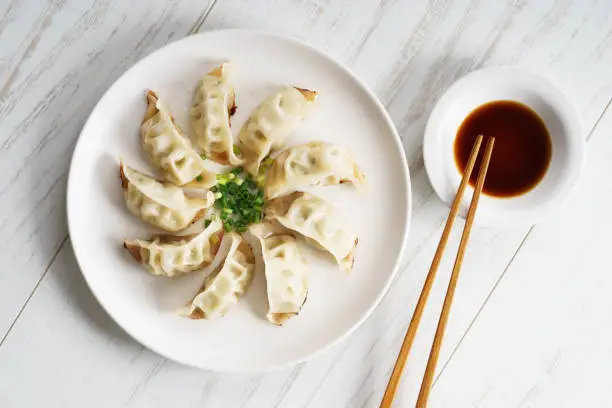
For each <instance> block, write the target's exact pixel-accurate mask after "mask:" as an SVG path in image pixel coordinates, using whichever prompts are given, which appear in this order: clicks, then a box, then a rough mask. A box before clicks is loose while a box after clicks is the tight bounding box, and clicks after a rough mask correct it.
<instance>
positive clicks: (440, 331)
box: [416, 137, 495, 408]
mask: <svg viewBox="0 0 612 408" xmlns="http://www.w3.org/2000/svg"><path fill="white" fill-rule="evenodd" d="M494 144H495V138H493V137H490V138H489V140H488V141H487V147H486V149H485V153H484V158H483V159H482V163H481V165H480V171H479V172H478V179H477V180H476V189H475V190H474V195H473V196H472V202H471V203H470V208H469V210H468V214H467V218H466V220H465V226H464V227H463V233H462V234H461V241H460V242H459V249H457V257H456V258H455V265H454V266H453V273H452V274H451V278H450V282H449V283H448V289H447V291H446V297H445V298H444V305H443V306H442V312H440V320H439V321H438V328H437V329H436V335H435V337H434V341H433V344H432V346H431V352H430V353H429V360H427V368H426V369H425V375H424V376H423V382H422V383H421V390H420V391H419V398H418V399H417V404H416V408H425V407H427V400H428V398H429V392H430V391H431V383H432V382H433V377H434V373H435V371H436V363H437V362H438V357H439V356H440V347H441V346H442V340H443V339H444V333H445V331H446V323H447V322H448V314H449V313H450V308H451V305H452V304H453V297H454V295H455V288H456V287H457V281H458V280H459V272H460V270H461V264H462V263H463V256H464V255H465V249H466V248H467V243H468V240H469V239H470V231H471V230H472V224H473V223H474V217H475V216H476V207H477V206H478V200H479V199H480V193H481V192H482V187H483V186H484V181H485V177H486V176H487V170H488V168H489V162H490V161H491V154H492V153H493V145H494Z"/></svg>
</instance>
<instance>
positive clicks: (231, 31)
mask: <svg viewBox="0 0 612 408" xmlns="http://www.w3.org/2000/svg"><path fill="white" fill-rule="evenodd" d="M235 34H239V35H257V36H264V37H269V38H272V39H273V40H276V41H285V42H288V43H291V44H292V45H293V46H296V47H301V48H305V49H307V50H309V51H310V52H313V53H315V54H317V55H318V56H319V57H321V58H322V59H324V60H326V61H327V62H329V63H330V64H332V65H334V66H335V67H337V68H339V69H340V70H341V71H342V72H343V74H344V75H346V76H347V77H348V78H350V79H351V80H352V81H353V82H354V83H355V85H357V86H358V87H359V88H360V89H361V90H362V91H363V92H364V93H365V94H366V95H367V96H368V98H369V99H370V100H371V101H372V102H373V103H374V105H375V106H376V108H377V109H378V113H379V114H380V115H381V118H382V119H383V120H384V122H385V123H386V124H387V126H388V128H389V130H390V131H391V134H392V136H393V142H394V143H395V148H396V150H397V151H398V152H399V154H400V158H401V162H402V169H401V171H402V174H403V179H404V180H405V185H404V189H405V192H406V194H405V197H404V199H405V200H406V214H405V222H404V226H403V236H402V241H401V246H400V250H399V252H398V253H397V256H396V259H395V263H394V265H393V268H392V270H391V273H390V274H389V277H388V278H387V281H386V282H385V285H384V287H383V289H382V290H381V291H380V292H379V293H378V294H377V296H376V298H375V299H374V301H373V302H372V304H371V305H370V307H369V308H368V309H367V310H366V311H365V312H364V313H363V314H362V315H361V317H360V318H359V319H357V320H356V321H355V322H354V323H352V324H351V325H350V327H349V328H348V329H346V330H345V331H344V332H342V333H341V334H340V335H339V336H337V337H336V338H334V339H333V340H331V341H329V342H328V343H326V344H325V345H323V346H321V347H319V348H318V349H315V350H313V351H311V352H309V353H305V354H303V355H302V356H300V357H296V358H293V359H289V360H286V361H284V362H282V363H274V364H270V365H269V366H268V367H266V368H264V369H261V368H255V369H249V368H243V369H235V368H234V367H232V368H230V369H222V368H219V367H211V366H204V365H201V364H196V363H195V362H193V361H189V360H185V359H182V358H177V357H176V356H170V355H168V354H166V353H165V352H163V351H162V350H159V349H158V348H156V347H153V346H151V344H150V343H149V342H148V340H146V339H143V338H142V337H141V336H140V334H137V333H134V331H132V330H131V329H130V328H129V327H127V326H126V325H122V324H121V323H120V322H119V321H118V320H117V319H116V318H115V316H114V315H113V314H112V313H111V312H110V310H109V308H108V307H107V304H106V303H105V302H106V301H105V300H103V299H102V298H101V297H100V296H98V294H97V292H96V289H95V287H94V286H93V285H92V284H91V283H90V281H89V278H88V274H87V273H86V272H85V270H84V268H83V267H82V265H83V264H84V263H83V262H81V259H80V257H79V251H78V249H77V247H78V246H79V245H78V243H76V242H75V241H74V240H73V239H72V236H73V230H75V228H76V226H75V225H74V223H75V221H74V220H73V218H72V217H71V216H70V214H71V213H72V211H71V208H72V207H73V206H76V205H77V203H78V201H76V200H77V198H76V196H75V195H76V191H77V189H76V187H75V186H73V184H74V173H75V171H74V170H75V169H74V166H75V160H76V157H77V155H78V152H79V149H80V148H82V146H83V145H84V144H85V143H84V142H83V140H84V137H83V135H84V134H85V133H87V132H89V128H90V127H92V117H94V116H95V115H97V114H98V113H99V112H98V110H99V109H100V105H102V102H103V101H104V100H106V99H107V98H108V96H109V94H110V92H111V90H113V88H114V87H115V85H116V83H117V82H118V81H119V80H120V79H121V78H123V77H124V76H126V75H128V73H129V72H131V71H133V70H135V69H137V68H138V67H140V66H141V65H145V64H146V62H147V61H148V60H150V59H151V58H153V57H154V56H155V55H157V54H159V53H162V52H164V51H165V50H166V49H167V48H169V47H173V46H176V45H177V44H179V43H181V42H183V41H188V40H193V38H194V37H199V38H203V37H206V36H210V35H235ZM66 215H67V224H68V233H69V236H70V244H71V246H72V250H73V252H74V256H75V259H76V263H77V265H78V267H79V270H80V272H81V275H82V276H83V278H84V280H85V283H86V284H87V287H88V288H89V290H90V291H91V293H92V295H93V297H94V298H95V299H96V300H97V302H98V303H99V305H100V306H101V307H102V309H103V310H104V311H105V312H106V314H107V315H108V316H109V317H110V318H111V319H112V320H113V322H114V323H115V324H116V325H117V326H119V327H120V328H121V329H122V330H123V331H125V332H126V333H127V334H128V335H129V336H130V337H131V338H133V339H134V340H135V341H136V342H138V343H140V344H141V345H143V346H145V347H146V348H147V349H149V350H151V351H153V352H154V353H156V354H158V355H159V356H162V357H163V358H167V359H169V360H172V361H176V362H178V363H181V364H184V365H186V366H190V367H195V368H198V369H202V370H209V371H213V372H223V373H252V374H253V373H264V372H269V371H272V370H280V369H283V368H287V367H291V366H295V365H297V364H299V363H302V362H305V361H308V360H311V359H312V358H314V357H316V356H317V355H320V354H321V353H323V352H324V351H326V350H328V349H330V348H331V347H333V346H335V345H337V344H339V343H341V342H342V341H344V340H346V339H347V338H348V337H349V336H350V335H351V334H353V333H354V332H355V330H357V328H359V327H360V326H361V325H362V324H363V323H364V322H365V321H366V320H367V318H368V317H370V316H371V315H372V312H373V311H374V310H375V309H376V307H378V305H379V304H380V302H381V301H382V299H383V298H384V297H385V295H386V294H387V293H388V291H389V289H390V287H391V284H392V283H393V281H394V280H395V277H396V276H397V273H398V270H399V267H400V261H401V260H402V259H403V257H404V254H405V253H406V244H407V241H408V235H409V232H410V226H411V220H412V184H411V178H410V171H409V167H408V163H407V159H406V152H405V151H404V147H403V144H402V141H401V138H400V136H399V133H398V131H397V129H396V127H395V125H394V123H393V121H392V120H391V117H390V116H389V113H388V112H387V110H386V109H385V107H384V105H383V104H382V103H381V102H380V100H379V99H378V97H377V96H376V95H375V94H374V92H373V91H372V90H371V89H370V88H369V87H368V86H367V85H366V83H365V82H364V81H362V80H361V79H360V78H359V77H357V75H356V74H355V73H353V71H352V70H351V69H350V68H349V67H348V66H347V65H345V64H344V63H342V62H340V61H339V60H337V59H336V58H334V57H333V56H331V55H329V54H328V53H326V52H324V51H322V50H320V49H318V48H316V47H314V46H313V45H310V44H308V43H306V42H305V41H303V40H301V39H298V38H295V37H292V36H287V35H282V34H278V33H275V32H271V31H266V30H256V29H243V28H227V29H215V30H209V31H205V32H202V33H197V34H192V35H187V36H185V37H182V38H180V39H178V40H175V41H172V42H169V43H167V44H164V45H162V46H161V47H159V48H156V49H155V50H153V51H151V52H150V53H148V54H147V55H145V56H144V57H142V58H141V59H139V60H138V61H136V62H135V63H134V64H132V65H131V66H130V67H129V68H127V69H126V70H124V71H123V72H122V73H121V75H120V76H119V77H117V78H116V79H115V80H114V81H113V83H112V84H111V85H110V86H109V87H108V88H107V89H106V91H105V92H104V93H103V94H102V96H101V97H100V99H99V100H98V101H97V102H96V104H95V106H94V107H93V109H92V110H91V112H90V113H89V115H88V117H87V120H86V121H85V123H84V125H83V127H82V129H81V131H80V132H79V136H78V138H77V141H76V144H75V147H74V150H73V153H72V157H71V159H70V166H69V170H68V179H67V187H66Z"/></svg>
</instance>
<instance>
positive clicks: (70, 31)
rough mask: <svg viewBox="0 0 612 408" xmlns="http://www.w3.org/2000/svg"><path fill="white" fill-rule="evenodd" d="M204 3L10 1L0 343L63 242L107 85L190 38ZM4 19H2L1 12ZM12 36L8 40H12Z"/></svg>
mask: <svg viewBox="0 0 612 408" xmlns="http://www.w3.org/2000/svg"><path fill="white" fill-rule="evenodd" d="M207 9H208V8H207V3H205V2H198V1H195V0H193V1H187V2H185V1H171V2H166V1H156V2H155V3H153V2H151V1H146V0H141V1H139V2H132V3H130V5H129V6H128V5H127V4H126V5H124V6H122V5H121V3H117V2H112V3H111V2H110V1H92V0H88V1H74V0H73V1H60V0H56V1H50V2H48V3H46V4H45V5H44V6H42V7H41V3H40V2H13V3H9V4H8V5H7V10H5V13H4V15H3V17H2V18H1V19H0V56H1V61H2V63H1V65H0V78H2V81H3V84H2V87H1V88H0V89H1V90H0V208H2V214H1V215H0V234H1V235H2V236H4V237H10V239H5V241H4V242H5V243H4V245H3V247H2V248H1V249H0V263H1V264H2V265H3V272H2V274H0V287H3V288H10V290H8V291H5V294H4V296H2V297H1V298H0V338H2V337H3V336H4V335H5V333H6V332H7V330H8V328H9V327H10V325H11V323H12V322H13V321H14V319H15V317H16V316H17V315H18V313H19V310H20V309H21V308H22V306H23V305H24V303H25V302H26V300H27V299H28V297H29V296H30V294H31V293H32V291H33V289H34V288H35V287H36V284H37V283H38V281H39V280H40V278H41V276H42V275H43V274H44V272H45V270H46V269H47V267H48V265H49V262H50V261H51V260H52V259H53V257H54V255H55V254H56V253H57V251H58V248H59V245H60V243H61V242H62V241H63V240H64V239H65V238H66V236H67V228H66V215H65V214H66V211H65V194H66V193H65V190H66V177H67V172H68V165H69V162H70V157H71V155H72V150H73V148H74V143H75V141H76V138H77V136H78V134H79V132H80V129H81V127H82V126H83V123H84V122H85V119H86V118H87V116H88V115H89V112H90V111H91V109H92V108H93V106H94V105H95V103H96V102H97V100H98V99H99V98H100V97H101V95H102V93H103V92H104V91H105V90H106V88H108V86H110V84H111V83H112V82H113V81H114V80H115V79H116V78H117V77H118V76H119V75H121V74H122V73H123V71H125V70H126V69H127V68H128V67H129V66H130V65H132V64H133V63H135V62H136V61H138V60H139V59H140V58H142V57H143V56H144V55H145V54H147V53H149V52H151V51H152V50H155V49H156V48H159V47H160V46H162V45H163V44H165V43H167V42H168V41H171V40H172V39H176V38H180V37H182V36H184V35H185V34H187V33H189V32H190V30H191V29H192V28H193V27H194V25H195V24H196V23H198V22H199V21H200V20H199V19H200V17H201V16H202V13H204V12H205V11H206V10H207ZM0 15H2V14H0ZM9 36H10V41H9V40H8V39H9Z"/></svg>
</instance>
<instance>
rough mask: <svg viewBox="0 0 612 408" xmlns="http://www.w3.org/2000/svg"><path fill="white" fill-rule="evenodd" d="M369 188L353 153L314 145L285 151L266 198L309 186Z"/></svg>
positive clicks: (272, 170) (270, 176)
mask: <svg viewBox="0 0 612 408" xmlns="http://www.w3.org/2000/svg"><path fill="white" fill-rule="evenodd" d="M339 183H352V184H353V185H355V187H357V188H361V186H363V185H364V184H365V176H364V175H363V172H362V171H361V169H360V168H359V166H357V164H356V163H355V161H354V160H353V158H352V157H351V155H350V154H349V152H348V151H347V150H346V149H345V148H343V147H341V146H338V145H335V144H331V143H324V142H310V143H307V144H305V145H301V146H296V147H292V148H289V149H287V150H285V151H283V152H282V153H281V154H280V155H279V156H278V157H277V158H276V159H275V160H274V162H273V163H272V166H271V168H270V171H269V172H268V176H267V178H266V198H268V199H271V198H274V197H278V196H281V195H284V194H286V193H289V192H291V191H295V190H297V189H299V188H301V187H305V186H312V185H318V186H329V185H333V184H339Z"/></svg>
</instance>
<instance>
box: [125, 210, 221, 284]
mask: <svg viewBox="0 0 612 408" xmlns="http://www.w3.org/2000/svg"><path fill="white" fill-rule="evenodd" d="M222 237H223V224H222V223H221V221H219V220H213V221H211V222H210V224H209V225H208V227H206V228H205V229H204V230H203V231H202V232H200V233H199V234H193V235H187V236H174V235H162V236H159V237H156V238H154V239H153V240H152V241H146V240H140V239H136V240H127V241H124V243H123V245H124V247H125V249H127V250H128V252H129V253H130V255H132V257H134V259H135V260H136V261H138V263H140V264H141V265H144V266H145V267H146V268H147V269H148V270H149V272H151V273H152V274H153V275H159V276H167V277H169V278H172V277H174V276H178V275H183V274H186V273H189V272H192V271H195V270H198V269H203V268H205V267H207V266H208V265H210V264H211V263H212V261H213V259H214V257H215V255H216V254H217V251H218V250H219V245H220V244H221V238H222Z"/></svg>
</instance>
